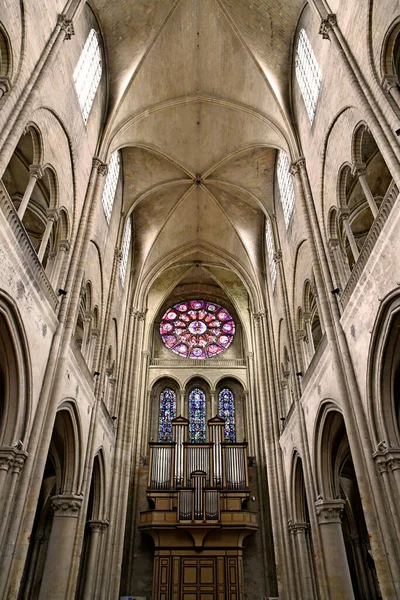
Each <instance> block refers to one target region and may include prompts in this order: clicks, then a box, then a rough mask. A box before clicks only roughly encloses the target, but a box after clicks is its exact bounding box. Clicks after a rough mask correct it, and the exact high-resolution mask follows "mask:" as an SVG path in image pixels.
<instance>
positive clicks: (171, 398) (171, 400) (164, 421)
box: [158, 388, 176, 442]
mask: <svg viewBox="0 0 400 600" xmlns="http://www.w3.org/2000/svg"><path fill="white" fill-rule="evenodd" d="M175 417H176V394H175V392H174V391H173V390H171V389H170V388H165V390H163V391H162V392H161V394H160V411H159V417H158V441H159V442H172V419H175Z"/></svg>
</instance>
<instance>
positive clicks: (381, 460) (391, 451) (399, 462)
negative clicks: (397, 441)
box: [372, 442, 400, 474]
mask: <svg viewBox="0 0 400 600" xmlns="http://www.w3.org/2000/svg"><path fill="white" fill-rule="evenodd" d="M372 456H373V459H374V460H375V463H376V466H377V467H378V470H379V472H380V473H381V474H382V473H387V471H388V469H390V470H391V471H397V470H398V469H400V448H388V447H387V445H386V442H380V443H379V444H378V446H377V451H376V452H374V454H373V455H372Z"/></svg>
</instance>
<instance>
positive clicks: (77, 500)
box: [51, 494, 83, 518]
mask: <svg viewBox="0 0 400 600" xmlns="http://www.w3.org/2000/svg"><path fill="white" fill-rule="evenodd" d="M82 501H83V498H82V496H76V495H67V494H65V495H64V494H60V495H59V496H53V497H52V499H51V508H52V509H53V511H54V516H56V517H75V518H77V517H78V516H79V511H80V510H81V506H82Z"/></svg>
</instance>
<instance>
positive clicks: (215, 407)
mask: <svg viewBox="0 0 400 600" xmlns="http://www.w3.org/2000/svg"><path fill="white" fill-rule="evenodd" d="M210 400H211V415H210V416H209V417H208V419H210V418H214V417H215V415H216V414H218V402H217V391H216V390H210Z"/></svg>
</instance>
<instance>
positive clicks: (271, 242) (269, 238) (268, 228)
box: [265, 219, 276, 289]
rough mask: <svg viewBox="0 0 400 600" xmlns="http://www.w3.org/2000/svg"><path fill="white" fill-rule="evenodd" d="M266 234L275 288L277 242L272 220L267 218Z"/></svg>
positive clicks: (272, 280)
mask: <svg viewBox="0 0 400 600" xmlns="http://www.w3.org/2000/svg"><path fill="white" fill-rule="evenodd" d="M265 236H266V238H267V253H268V262H269V269H270V271H271V282H272V287H273V289H275V283H276V263H275V258H274V254H275V244H274V237H273V234H272V226H271V221H270V220H269V219H267V224H266V227H265Z"/></svg>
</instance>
